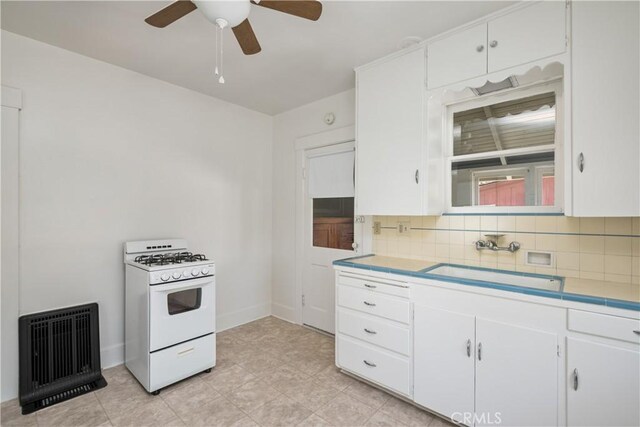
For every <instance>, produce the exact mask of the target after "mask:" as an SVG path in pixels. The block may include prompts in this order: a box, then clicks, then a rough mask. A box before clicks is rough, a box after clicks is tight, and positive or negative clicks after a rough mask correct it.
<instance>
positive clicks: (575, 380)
mask: <svg viewBox="0 0 640 427" xmlns="http://www.w3.org/2000/svg"><path fill="white" fill-rule="evenodd" d="M573 389H574V390H578V368H576V369H574V370H573Z"/></svg>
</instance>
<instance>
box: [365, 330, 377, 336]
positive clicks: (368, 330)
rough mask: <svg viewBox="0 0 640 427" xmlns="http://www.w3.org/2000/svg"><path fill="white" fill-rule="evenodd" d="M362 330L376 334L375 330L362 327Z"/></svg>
mask: <svg viewBox="0 0 640 427" xmlns="http://www.w3.org/2000/svg"><path fill="white" fill-rule="evenodd" d="M364 331H365V332H366V333H368V334H371V335H375V334H377V332H376V331H372V330H371V329H367V328H364Z"/></svg>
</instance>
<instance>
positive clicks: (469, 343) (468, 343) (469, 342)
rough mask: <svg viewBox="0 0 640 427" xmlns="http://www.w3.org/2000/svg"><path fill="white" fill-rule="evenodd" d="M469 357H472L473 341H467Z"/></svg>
mask: <svg viewBox="0 0 640 427" xmlns="http://www.w3.org/2000/svg"><path fill="white" fill-rule="evenodd" d="M467 357H471V340H470V339H469V340H467Z"/></svg>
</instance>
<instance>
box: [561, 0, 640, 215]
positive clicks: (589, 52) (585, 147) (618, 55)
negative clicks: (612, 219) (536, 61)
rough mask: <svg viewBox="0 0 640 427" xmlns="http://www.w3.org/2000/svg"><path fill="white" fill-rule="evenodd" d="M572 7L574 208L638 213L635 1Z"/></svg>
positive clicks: (639, 103) (639, 70)
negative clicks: (581, 160)
mask: <svg viewBox="0 0 640 427" xmlns="http://www.w3.org/2000/svg"><path fill="white" fill-rule="evenodd" d="M571 8H572V23H571V25H572V33H573V34H572V54H571V55H572V61H573V63H572V67H571V75H572V92H573V95H572V98H573V100H572V103H571V108H572V133H573V135H572V145H573V146H572V159H571V164H572V167H573V171H572V174H573V215H575V216H639V215H640V185H639V182H640V161H639V160H638V159H640V142H639V141H640V124H639V121H638V116H640V97H638V92H640V84H639V82H640V79H638V75H639V74H640V67H639V64H640V55H639V52H640V36H639V35H640V25H639V18H638V15H639V14H640V12H639V10H638V9H639V4H638V2H573V3H572V5H571ZM594 29H597V30H598V31H594ZM581 156H582V158H583V159H584V162H583V168H582V171H581V170H580V166H579V161H580V158H581ZM567 174H568V175H569V176H570V174H571V171H567Z"/></svg>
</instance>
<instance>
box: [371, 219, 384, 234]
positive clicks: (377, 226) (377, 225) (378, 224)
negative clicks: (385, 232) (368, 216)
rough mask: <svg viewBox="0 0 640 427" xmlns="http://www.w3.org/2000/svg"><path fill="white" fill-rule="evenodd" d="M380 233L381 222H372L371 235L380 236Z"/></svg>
mask: <svg viewBox="0 0 640 427" xmlns="http://www.w3.org/2000/svg"><path fill="white" fill-rule="evenodd" d="M380 233H382V222H380V221H373V234H380Z"/></svg>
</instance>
